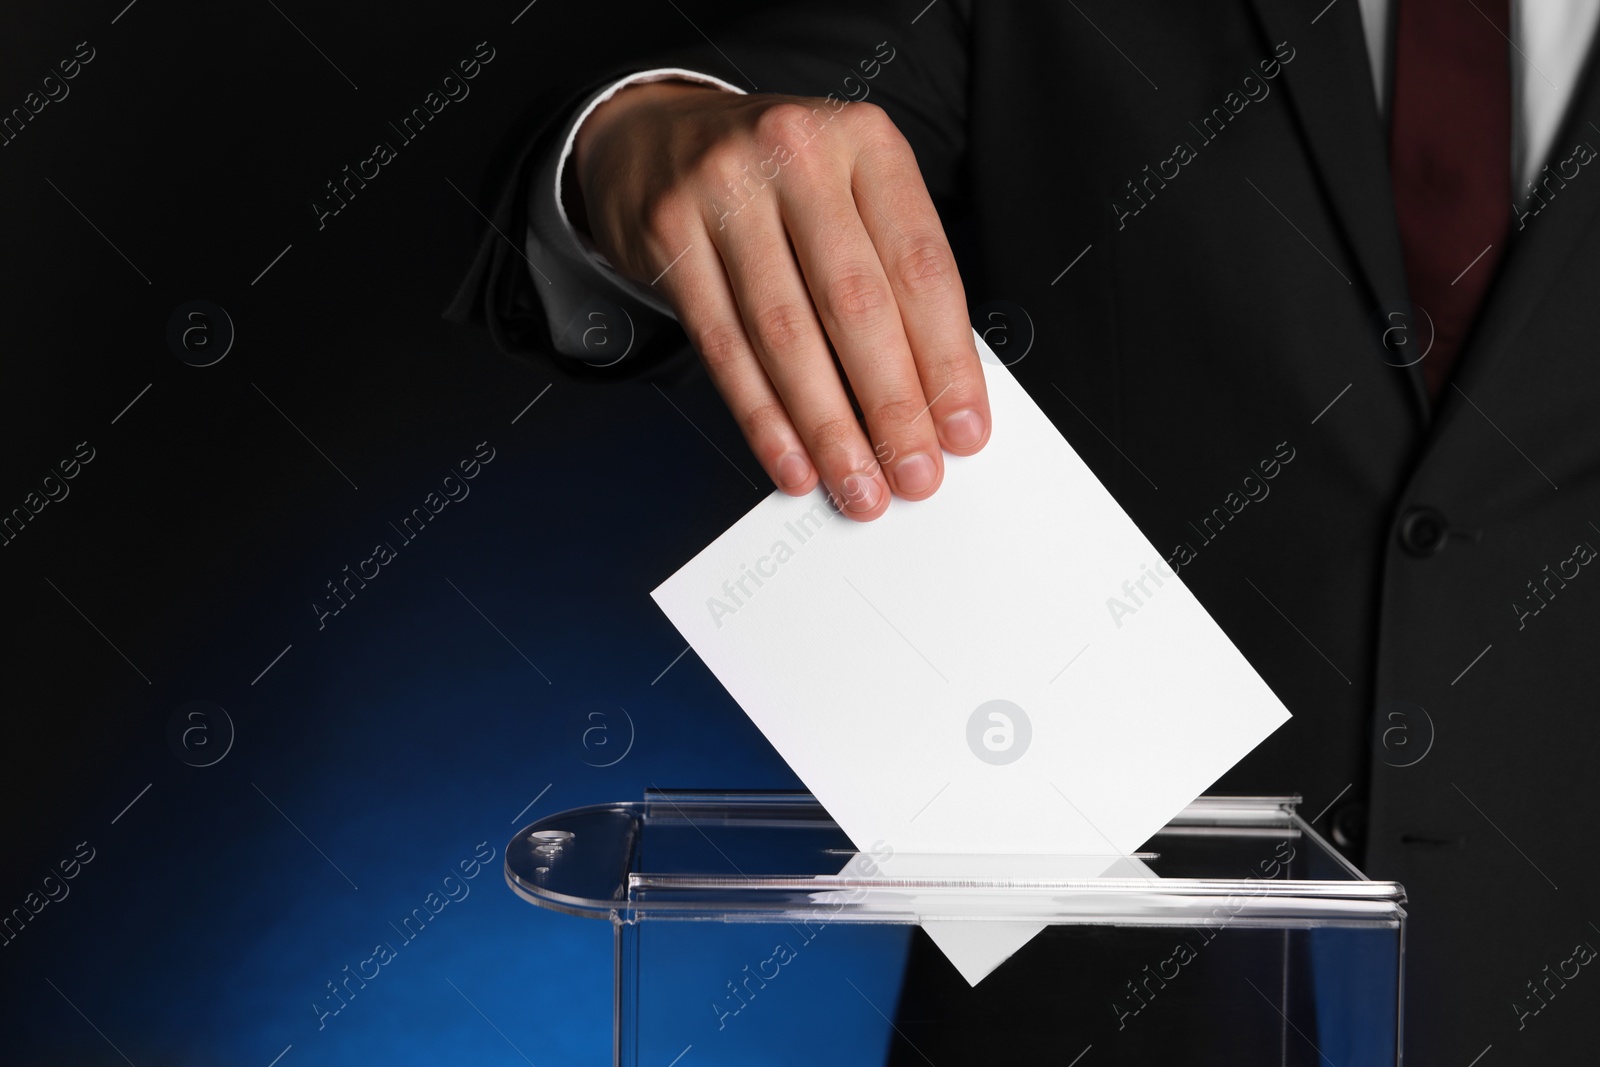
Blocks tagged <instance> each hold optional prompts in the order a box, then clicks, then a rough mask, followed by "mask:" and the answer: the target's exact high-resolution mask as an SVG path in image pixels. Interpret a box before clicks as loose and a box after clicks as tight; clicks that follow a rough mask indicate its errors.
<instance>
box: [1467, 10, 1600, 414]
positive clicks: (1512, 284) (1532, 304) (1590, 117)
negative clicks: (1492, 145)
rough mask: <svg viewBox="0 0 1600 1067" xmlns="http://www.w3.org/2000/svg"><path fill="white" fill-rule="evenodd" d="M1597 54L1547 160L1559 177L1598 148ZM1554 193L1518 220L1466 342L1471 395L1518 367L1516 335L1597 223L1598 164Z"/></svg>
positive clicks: (1555, 186) (1556, 183)
mask: <svg viewBox="0 0 1600 1067" xmlns="http://www.w3.org/2000/svg"><path fill="white" fill-rule="evenodd" d="M1596 43H1597V44H1600V41H1597V42H1596ZM1594 51H1595V48H1594V46H1593V45H1591V47H1590V58H1589V60H1588V61H1587V62H1586V63H1585V64H1584V71H1583V75H1582V77H1581V78H1580V79H1579V82H1578V84H1577V85H1576V86H1575V87H1574V89H1573V94H1572V100H1571V102H1570V103H1569V104H1568V106H1567V113H1566V117H1565V119H1564V120H1563V121H1562V124H1561V132H1560V133H1558V134H1557V135H1556V139H1555V141H1554V143H1553V144H1552V145H1551V149H1550V155H1549V157H1548V159H1547V160H1546V163H1547V164H1548V167H1549V171H1548V173H1549V174H1550V175H1559V171H1560V170H1561V169H1563V167H1562V166H1560V165H1561V164H1562V163H1563V162H1564V161H1566V160H1568V159H1569V158H1571V157H1572V155H1573V148H1574V147H1575V146H1576V145H1577V144H1578V143H1579V142H1582V143H1583V144H1584V145H1586V146H1593V147H1594V148H1596V149H1600V130H1597V129H1596V128H1595V127H1596V126H1600V72H1597V70H1596V66H1595V62H1594ZM1574 166H1577V164H1576V163H1573V164H1570V165H1567V166H1565V168H1564V169H1566V171H1567V173H1568V174H1569V175H1570V174H1572V169H1573V167H1574ZM1549 187H1550V189H1552V190H1554V195H1553V196H1549V195H1546V194H1545V193H1543V192H1542V191H1541V196H1544V197H1545V204H1546V206H1544V207H1543V208H1542V209H1541V210H1539V211H1538V213H1537V214H1534V215H1529V216H1527V217H1525V218H1522V219H1520V220H1519V219H1517V218H1516V217H1513V219H1512V223H1511V232H1510V235H1509V240H1508V243H1507V246H1506V250H1505V256H1504V258H1503V259H1502V261H1501V263H1500V266H1499V270H1498V272H1497V273H1496V275H1495V280H1494V282H1493V284H1492V285H1491V286H1490V288H1489V292H1488V294H1487V296H1486V297H1485V298H1484V305H1483V310H1482V312H1481V314H1480V317H1479V320H1478V324H1477V326H1476V327H1475V328H1474V329H1473V332H1472V336H1471V337H1469V338H1468V339H1467V345H1466V349H1465V350H1464V351H1463V352H1462V355H1461V365H1460V368H1459V369H1458V371H1457V373H1456V378H1455V380H1456V381H1457V382H1458V383H1459V384H1460V386H1461V388H1462V390H1463V391H1465V392H1467V393H1468V394H1470V393H1471V392H1472V390H1473V388H1474V386H1476V385H1478V384H1481V383H1485V382H1488V381H1489V379H1490V378H1491V376H1493V375H1495V374H1497V373H1499V372H1500V371H1502V370H1504V369H1506V368H1507V367H1509V366H1511V365H1512V364H1513V363H1514V361H1515V359H1516V357H1517V354H1518V349H1517V347H1516V345H1515V344H1514V342H1515V341H1516V339H1517V335H1518V334H1519V333H1520V332H1521V331H1522V328H1523V327H1524V326H1525V325H1526V324H1527V322H1528V319H1529V317H1530V316H1532V314H1533V313H1534V311H1536V310H1537V309H1538V307H1539V304H1540V302H1541V301H1542V300H1543V299H1544V298H1545V296H1546V295H1547V294H1548V293H1549V292H1550V290H1551V288H1552V283H1553V281H1554V279H1555V278H1556V276H1557V275H1559V274H1560V273H1561V272H1562V271H1563V270H1564V269H1565V267H1566V264H1567V261H1568V260H1569V259H1571V258H1572V255H1573V253H1574V252H1576V251H1577V249H1578V246H1579V243H1580V242H1581V241H1582V239H1583V237H1584V235H1585V234H1586V233H1587V231H1588V230H1589V228H1590V226H1591V224H1592V223H1593V221H1594V216H1595V209H1596V207H1600V159H1593V160H1592V161H1591V162H1589V163H1588V164H1587V165H1584V166H1581V167H1579V168H1578V170H1577V174H1576V176H1575V177H1572V178H1571V179H1570V180H1566V181H1563V180H1560V179H1559V177H1552V178H1551V179H1550V182H1549ZM1538 206H1539V201H1530V203H1529V207H1533V208H1537V207H1538ZM1510 209H1511V208H1510V205H1507V210H1510ZM1519 226H1520V228H1519ZM1445 391H1446V393H1448V394H1450V396H1449V397H1447V398H1443V399H1445V400H1446V401H1447V402H1448V403H1447V408H1448V407H1449V406H1457V407H1458V406H1460V404H1461V403H1462V401H1461V397H1460V395H1459V394H1457V393H1456V391H1455V390H1454V389H1451V388H1450V387H1449V386H1446V387H1445Z"/></svg>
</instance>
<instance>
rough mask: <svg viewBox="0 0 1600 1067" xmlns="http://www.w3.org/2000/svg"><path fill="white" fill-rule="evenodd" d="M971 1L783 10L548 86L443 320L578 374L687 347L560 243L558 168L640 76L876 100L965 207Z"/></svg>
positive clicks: (941, 188) (579, 253) (944, 198)
mask: <svg viewBox="0 0 1600 1067" xmlns="http://www.w3.org/2000/svg"><path fill="white" fill-rule="evenodd" d="M970 2H971V0H934V3H932V4H926V3H925V0H913V2H906V3H903V2H898V0H896V2H873V0H865V2H864V0H855V2H853V3H852V2H844V0H815V2H812V3H808V4H805V5H784V6H781V7H780V8H779V9H777V10H775V11H774V10H770V9H769V10H763V11H762V12H761V14H760V17H759V19H758V20H756V21H754V22H752V23H750V24H748V25H746V26H744V27H741V28H725V27H719V29H718V32H717V33H716V34H715V35H714V36H715V39H716V43H715V44H711V43H706V44H702V45H699V46H695V47H690V48H686V49H680V50H676V51H674V52H671V53H669V54H665V55H657V56H646V57H642V58H641V59H639V60H637V61H634V62H628V63H622V64H617V65H614V66H612V67H611V68H609V69H607V70H604V71H597V72H596V76H595V77H594V78H593V79H591V80H590V81H589V82H588V83H587V84H585V85H584V86H582V87H581V88H580V90H579V91H578V92H575V93H573V92H567V93H565V94H547V96H546V97H545V101H548V102H547V103H543V104H542V106H541V107H540V108H539V110H540V111H542V114H543V115H544V116H547V117H548V118H547V119H546V120H545V121H543V122H542V123H541V122H536V123H535V124H533V125H532V126H531V128H528V127H525V128H523V129H521V130H519V131H516V132H515V133H514V134H513V135H512V137H511V138H509V139H508V141H507V143H506V146H505V148H504V149H503V150H502V154H503V157H504V160H505V162H504V163H503V164H502V166H501V167H500V168H499V169H498V173H496V174H495V175H494V176H492V177H491V178H490V179H489V181H488V191H489V196H488V201H489V204H490V205H492V207H486V209H485V210H486V214H487V216H488V218H489V220H490V225H489V226H487V227H485V229H484V231H483V234H482V237H481V239H480V242H479V245H478V249H477V254H476V256H475V258H474V261H473V263H472V266H471V269H470V270H469V271H468V272H467V275H466V277H465V278H464V279H463V280H462V282H461V285H460V287H459V289H458V291H457V293H456V295H455V298H454V300H453V301H452V302H451V304H450V306H449V308H448V309H447V310H446V312H445V316H446V318H448V319H450V320H451V321H454V322H458V323H469V322H480V323H483V324H484V325H486V326H487V328H488V330H489V333H490V336H491V337H492V339H493V340H494V343H495V345H496V347H497V348H499V349H500V350H501V351H502V352H505V353H507V354H510V355H513V356H516V357H518V358H522V359H527V360H531V361H534V362H537V363H540V364H543V365H545V366H553V367H555V368H556V369H558V370H559V371H561V372H563V373H566V374H569V375H572V376H575V377H592V376H602V377H628V376H631V375H632V374H635V373H638V372H641V371H643V370H646V369H649V368H652V367H658V366H660V365H662V364H663V363H666V362H669V361H671V360H672V359H673V358H675V357H681V356H682V355H683V352H684V349H685V347H686V346H685V345H684V338H683V335H682V331H681V330H679V329H678V328H677V325H676V323H675V322H674V321H673V320H672V319H671V317H670V315H666V314H662V305H661V304H660V303H659V301H657V302H656V303H655V304H654V305H653V306H652V305H651V304H650V303H648V302H646V301H644V300H641V299H640V296H641V295H648V294H640V293H639V292H638V290H637V287H633V286H631V285H627V284H623V283H621V282H620V280H619V279H617V277H616V276H615V275H614V274H611V273H610V272H609V271H605V270H597V269H596V267H595V263H594V259H593V258H592V256H593V253H592V250H591V249H587V248H582V247H581V246H576V245H575V246H562V245H561V243H560V239H561V238H562V237H563V236H564V234H563V233H562V231H561V227H562V226H564V224H565V219H564V216H562V215H561V210H560V204H559V199H558V193H557V189H556V185H555V175H556V172H557V168H558V167H559V164H560V160H561V158H562V155H563V154H564V150H565V146H566V143H567V141H568V139H569V138H570V136H571V134H572V131H573V130H574V129H575V127H576V125H577V119H578V117H579V116H580V115H581V114H582V113H584V111H585V110H586V107H587V105H588V104H589V103H590V101H591V100H593V99H594V98H596V97H597V96H599V95H600V94H602V93H604V92H605V90H606V89H607V88H609V87H610V86H611V85H612V84H614V83H615V82H617V81H618V80H619V79H621V78H624V77H627V76H629V75H634V74H637V73H640V72H647V71H652V70H659V69H663V68H674V69H677V70H681V71H683V72H684V73H686V74H687V73H689V72H697V73H702V74H705V75H710V76H712V77H714V78H719V79H722V80H723V81H725V82H727V83H728V84H729V86H732V87H738V88H740V89H743V90H745V91H748V92H770V93H789V94H794V95H801V96H813V97H827V96H829V95H832V96H833V97H834V98H835V99H836V100H870V101H871V102H873V103H875V104H878V105H880V106H882V107H883V108H884V109H885V110H886V111H887V112H888V114H889V116H890V117H891V118H892V119H893V120H894V121H895V123H896V124H897V125H898V126H899V128H900V130H901V131H902V132H903V133H904V134H905V136H906V138H907V140H908V141H909V142H910V143H911V146H912V149H913V151H914V152H915V153H916V156H917V160H918V163H919V165H920V167H921V169H922V173H923V179H924V181H925V182H926V183H927V185H928V189H929V192H930V193H931V194H932V196H933V198H934V201H935V203H936V204H937V205H938V206H939V208H940V210H941V212H948V211H951V210H955V209H958V208H959V206H960V203H961V201H962V199H963V193H964V186H965V182H964V180H963V169H962V168H963V159H962V153H963V150H964V148H965V143H966V134H965V125H966V117H967V67H968V56H967V25H968V10H969V7H970ZM550 116H553V117H550ZM546 197H548V202H547V201H546ZM566 232H567V233H570V227H566ZM530 237H531V238H532V240H530ZM575 248H576V252H575V251H574V249H575ZM545 260H547V261H548V266H547V265H546V262H544V261H545ZM551 268H554V270H552V269H551ZM541 272H542V273H543V277H541ZM541 290H543V292H541ZM558 290H559V293H558ZM586 337H587V340H585V338H586ZM608 345H609V346H610V347H609V348H607V347H606V346H608ZM624 349H625V350H626V355H624V356H622V357H621V358H618V357H617V355H616V353H617V352H618V351H621V350H624Z"/></svg>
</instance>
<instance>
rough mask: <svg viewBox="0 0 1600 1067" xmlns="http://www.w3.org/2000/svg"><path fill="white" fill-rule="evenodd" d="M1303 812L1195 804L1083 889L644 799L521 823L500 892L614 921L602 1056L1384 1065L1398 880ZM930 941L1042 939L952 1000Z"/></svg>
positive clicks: (1209, 800) (776, 822)
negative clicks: (611, 1003)
mask: <svg viewBox="0 0 1600 1067" xmlns="http://www.w3.org/2000/svg"><path fill="white" fill-rule="evenodd" d="M1298 803H1299V800H1298V798H1293V797H1202V798H1200V799H1199V800H1197V801H1195V802H1194V803H1193V804H1191V805H1189V807H1188V808H1186V809H1185V810H1184V811H1183V812H1182V814H1180V815H1179V816H1178V817H1177V818H1175V819H1173V820H1172V821H1171V822H1170V823H1168V824H1167V826H1166V827H1165V828H1163V829H1162V830H1161V831H1160V832H1159V833H1157V834H1156V835H1155V836H1154V837H1152V838H1151V839H1150V841H1149V842H1147V843H1146V844H1145V845H1144V846H1143V847H1142V848H1141V849H1140V850H1139V851H1138V852H1137V853H1135V854H1134V855H1133V856H1132V857H1124V858H1122V859H1120V860H1119V859H1118V858H1117V857H1110V858H1109V860H1110V862H1111V863H1113V864H1116V865H1117V866H1115V867H1113V869H1112V874H1111V875H1110V876H1100V877H1084V876H1083V871H1084V870H1094V871H1096V872H1098V871H1100V870H1102V869H1103V868H1104V867H1105V866H1106V864H1104V863H1100V864H1098V865H1096V864H1093V863H1091V864H1089V865H1088V866H1085V864H1084V863H1083V862H1081V861H1079V860H1078V859H1077V858H1073V857H1055V858H1052V857H995V856H981V855H980V856H968V857H940V858H939V862H936V863H932V864H929V863H919V862H906V861H917V860H920V859H926V858H925V857H894V856H893V855H892V852H891V851H890V850H887V849H884V848H882V847H881V846H880V847H874V848H871V849H868V850H867V851H866V852H861V853H858V851H857V850H856V848H855V847H854V846H853V845H852V844H851V843H850V841H849V839H848V838H847V837H846V836H845V835H844V834H843V832H841V831H840V829H839V828H838V826H837V825H836V824H835V823H834V822H833V820H832V819H831V818H829V816H828V814H827V812H826V811H825V810H824V809H823V808H822V807H821V806H820V805H819V804H818V803H817V802H816V801H815V800H814V799H813V798H812V797H810V796H808V795H804V794H793V793H776V794H768V793H759V794H753V793H689V792H667V791H652V792H650V793H647V794H646V796H645V798H644V799H643V800H642V801H635V802H627V803H617V804H606V805H599V806H594V807H585V808H578V809H575V810H572V811H566V812H562V813H560V814H557V815H551V816H549V817H547V818H544V819H541V820H539V821H538V822H536V823H534V824H532V825H531V826H528V827H526V828H524V829H523V830H521V831H519V832H518V833H517V835H516V837H515V838H513V839H512V841H511V843H510V844H509V845H508V846H507V848H506V881H507V882H508V883H509V884H510V886H511V888H512V889H513V890H515V891H516V892H517V894H518V895H520V896H521V897H523V898H524V899H526V900H528V901H531V902H532V903H534V904H537V905H539V906H540V907H544V908H549V909H551V910H553V911H558V912H564V913H566V914H569V915H575V916H582V917H587V918H594V919H603V920H607V921H609V922H610V923H611V924H612V926H613V927H614V930H615V939H614V945H615V972H616V981H615V1008H614V1011H615V1022H614V1035H613V1037H614V1047H615V1052H614V1062H615V1064H616V1065H617V1067H707V1065H730V1067H734V1065H736V1067H752V1065H767V1064H774V1065H787V1064H795V1065H802V1064H803V1065H807V1067H815V1065H825V1067H856V1065H874V1067H877V1065H885V1064H887V1065H896V1067H898V1065H902V1064H918V1065H925V1064H930V1063H931V1064H937V1065H938V1067H952V1065H954V1067H960V1065H966V1064H985V1065H987V1064H1045V1063H1050V1064H1059V1065H1063V1067H1066V1065H1078V1067H1102V1065H1106V1064H1186V1065H1212V1064H1215V1065H1226V1067H1236V1065H1240V1064H1250V1065H1268V1064H1279V1065H1305V1067H1313V1065H1316V1064H1319V1063H1333V1064H1338V1065H1339V1067H1368V1065H1373V1064H1384V1065H1392V1064H1396V1063H1398V1062H1399V1058H1400V1051H1399V1050H1400V1020H1401V971H1402V958H1403V945H1404V925H1405V911H1404V909H1403V904H1404V903H1405V893H1404V890H1403V889H1402V888H1401V887H1400V885H1398V884H1397V883H1394V882H1375V881H1371V880H1369V879H1368V878H1366V877H1365V876H1364V875H1362V873H1361V872H1360V871H1358V870H1356V869H1355V868H1354V867H1352V866H1351V865H1350V864H1349V863H1348V862H1346V861H1345V859H1344V858H1343V857H1341V856H1340V855H1339V854H1338V853H1337V852H1335V851H1334V850H1333V849H1332V848H1331V847H1330V846H1329V845H1328V843H1327V842H1326V841H1324V840H1323V839H1322V838H1321V837H1320V836H1319V835H1318V834H1317V833H1316V831H1314V830H1313V829H1312V828H1311V827H1310V826H1309V825H1308V824H1307V823H1306V821H1305V820H1304V819H1302V818H1301V817H1300V815H1299V814H1297V812H1296V807H1297V805H1298ZM1053 859H1054V860H1061V861H1062V862H1052V860H1053ZM930 870H943V871H959V872H960V873H959V876H956V877H949V876H945V877H935V876H932V875H929V874H924V873H921V872H925V871H930ZM891 871H892V872H894V873H893V875H891ZM908 872H915V876H914V877H913V876H910V875H909V874H908ZM1063 872H1065V873H1063ZM934 924H937V926H936V927H935V926H934ZM985 924H1002V925H1000V926H988V927H986V926H985ZM924 926H929V927H933V928H935V929H937V930H938V931H939V934H940V937H941V941H942V943H944V944H946V945H947V946H948V945H950V944H952V943H959V942H961V941H964V940H968V939H971V943H973V944H982V943H987V942H986V939H987V938H989V937H990V935H995V934H999V933H1002V932H1004V931H1007V930H1009V931H1011V932H1012V933H1013V934H1016V933H1017V932H1020V933H1021V935H1023V936H1025V935H1026V933H1028V932H1029V931H1030V930H1032V929H1034V928H1038V929H1039V932H1038V933H1037V934H1036V935H1035V936H1033V937H1032V938H1031V939H1029V940H1027V941H1026V943H1025V944H1023V945H1022V947H1021V948H1020V949H1018V950H1017V951H1016V952H1015V954H1014V955H1012V956H1011V957H1010V958H1009V959H1007V960H1006V961H1005V962H1004V963H1002V964H1000V965H999V966H998V967H997V968H996V969H995V970H994V971H993V972H992V973H990V974H989V975H988V976H987V977H985V978H983V979H982V980H981V981H979V982H978V984H977V985H971V984H969V983H968V981H967V980H966V979H965V978H963V977H962V975H961V973H960V972H959V971H957V970H956V968H955V966H954V965H952V964H951V963H950V962H949V960H948V959H947V958H946V957H945V955H944V953H943V952H942V951H941V950H940V948H939V947H938V946H936V945H935V944H934V943H933V941H932V940H930V939H929V937H928V934H927V932H926V930H924V929H923V927H924ZM1080 1057H1081V1060H1080V1059H1079V1058H1080Z"/></svg>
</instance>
